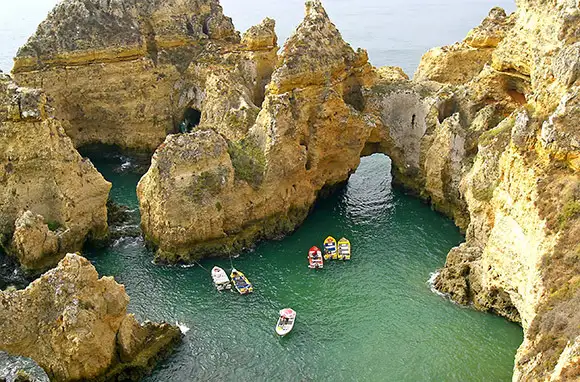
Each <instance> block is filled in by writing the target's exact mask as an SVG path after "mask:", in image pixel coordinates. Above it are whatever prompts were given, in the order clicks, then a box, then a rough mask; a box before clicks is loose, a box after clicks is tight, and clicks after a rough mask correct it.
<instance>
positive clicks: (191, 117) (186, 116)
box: [179, 107, 201, 133]
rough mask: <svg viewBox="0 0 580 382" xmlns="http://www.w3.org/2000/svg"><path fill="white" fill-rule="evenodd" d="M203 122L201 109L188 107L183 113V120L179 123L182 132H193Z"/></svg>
mask: <svg viewBox="0 0 580 382" xmlns="http://www.w3.org/2000/svg"><path fill="white" fill-rule="evenodd" d="M200 122H201V111H199V110H197V109H195V108H193V107H188V108H187V110H185V112H184V113H183V120H182V121H181V123H180V124H179V132H180V133H191V132H192V131H193V129H195V128H196V127H197V126H198V125H199V124H200Z"/></svg>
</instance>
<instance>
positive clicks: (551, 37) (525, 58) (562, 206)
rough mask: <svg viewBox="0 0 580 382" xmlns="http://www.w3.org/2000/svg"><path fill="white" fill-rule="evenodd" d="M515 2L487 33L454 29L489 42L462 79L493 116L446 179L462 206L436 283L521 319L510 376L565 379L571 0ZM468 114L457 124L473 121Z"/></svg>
mask: <svg viewBox="0 0 580 382" xmlns="http://www.w3.org/2000/svg"><path fill="white" fill-rule="evenodd" d="M517 3H518V4H517V5H518V10H517V11H516V13H515V14H514V15H512V16H510V17H509V18H508V19H510V21H509V23H506V24H505V25H509V28H508V29H507V30H502V31H501V33H500V35H501V36H502V38H501V39H500V40H501V41H500V42H499V43H498V44H496V43H495V41H496V40H498V39H493V40H494V43H493V44H488V43H483V42H482V41H488V40H489V39H487V38H483V39H482V38H481V36H479V37H477V36H478V35H479V34H480V32H481V28H482V27H480V28H477V29H476V30H474V31H472V32H471V33H470V35H469V36H468V39H467V40H466V41H470V43H471V44H473V43H474V41H478V42H477V45H481V46H485V49H492V52H491V56H490V61H489V62H487V63H486V66H484V67H483V69H482V70H481V71H480V72H479V73H477V74H475V75H470V77H471V79H470V80H469V81H468V82H465V83H464V85H462V87H463V88H464V89H465V91H466V95H468V96H469V97H471V103H472V104H473V107H477V108H479V104H480V103H482V102H483V103H485V104H487V105H489V106H493V107H494V108H495V112H494V114H495V116H494V117H493V119H498V118H499V119H503V120H502V121H501V122H500V123H499V124H497V123H494V124H493V125H492V126H491V128H485V129H483V132H482V133H481V134H480V135H479V137H478V139H477V141H476V142H475V143H476V146H477V147H476V149H475V150H474V151H473V155H472V159H471V160H470V161H471V162H472V164H470V165H469V166H467V167H465V168H464V175H463V176H462V177H461V179H460V182H459V187H458V188H459V192H460V195H461V197H462V198H463V199H464V200H465V203H466V206H467V210H468V212H469V219H470V224H469V226H468V228H467V233H466V242H465V243H464V244H462V245H461V246H460V247H458V248H454V249H453V250H452V251H451V252H450V254H449V255H448V258H447V263H446V265H445V268H443V269H442V270H441V273H440V275H439V276H438V278H437V280H436V287H437V288H438V289H439V290H441V291H443V292H445V293H448V294H449V295H450V297H451V298H452V299H454V300H455V301H457V302H460V303H463V304H473V306H474V307H475V308H477V309H481V310H488V311H492V312H495V313H497V314H500V315H503V316H505V317H507V318H509V319H511V320H514V321H518V322H521V324H522V326H523V328H524V333H525V340H524V343H523V344H522V346H521V347H520V349H519V351H518V355H517V357H516V365H515V369H514V380H518V381H519V380H573V379H577V377H578V357H577V351H576V350H577V349H576V342H577V338H578V335H580V333H579V329H578V325H577V323H578V320H579V319H580V317H578V315H577V313H576V309H575V308H572V306H575V304H577V302H578V301H580V300H579V298H580V293H579V292H578V288H577V278H578V275H580V268H578V267H577V261H576V259H577V258H578V256H579V255H580V252H579V250H580V248H579V247H578V244H577V240H574V239H572V238H573V237H577V236H576V235H577V234H578V230H580V208H579V207H578V206H579V205H580V204H579V203H580V175H579V172H578V159H577V158H578V156H579V152H580V151H579V150H580V145H578V140H579V137H580V130H579V129H578V126H579V125H578V123H577V119H578V115H580V114H578V112H577V110H576V108H575V105H576V103H577V101H576V94H577V87H578V77H577V71H578V70H577V67H576V62H577V61H578V55H577V54H574V53H571V52H573V51H574V49H575V45H576V44H577V42H576V41H577V38H578V35H579V31H580V29H579V28H578V25H579V24H578V23H577V20H578V15H579V14H580V10H579V9H578V5H577V4H572V3H567V2H559V3H558V4H557V5H555V6H551V5H550V6H549V5H548V4H546V3H544V2H539V1H533V0H521V1H518V2H517ZM575 20H576V21H575ZM484 24H485V22H484ZM488 24H489V23H488ZM477 49H480V48H479V47H477ZM427 60H430V58H428V57H427ZM461 64H462V63H461V62H458V63H456V65H458V66H461ZM443 65H445V64H443ZM440 81H441V82H449V83H457V82H456V81H454V79H453V78H450V79H449V81H447V79H445V78H442V79H440ZM489 106H486V107H485V108H483V109H481V111H480V112H478V113H482V112H483V111H484V110H485V109H486V108H488V107H489ZM564 110H565V111H564ZM506 114H509V116H507V118H504V117H505V115H506ZM475 123H476V122H475V121H474V122H473V123H471V125H470V128H469V129H470V130H481V129H478V128H476V126H474V124H475Z"/></svg>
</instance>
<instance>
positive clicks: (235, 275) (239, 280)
mask: <svg viewBox="0 0 580 382" xmlns="http://www.w3.org/2000/svg"><path fill="white" fill-rule="evenodd" d="M230 277H231V278H232V282H233V283H234V287H235V288H236V290H237V291H238V292H240V294H248V293H252V292H253V291H254V287H253V286H252V284H251V283H250V281H249V280H248V279H247V277H246V276H245V275H244V274H243V273H242V272H240V271H238V270H237V269H236V268H234V269H232V273H231V274H230Z"/></svg>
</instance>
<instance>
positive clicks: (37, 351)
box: [0, 254, 181, 381]
mask: <svg viewBox="0 0 580 382" xmlns="http://www.w3.org/2000/svg"><path fill="white" fill-rule="evenodd" d="M128 303H129V297H128V296H127V294H126V293H125V288H124V287H123V286H122V285H119V284H117V283H116V282H115V280H114V279H113V278H111V277H103V278H101V279H99V277H98V274H97V271H96V270H95V268H94V267H93V266H92V265H91V264H90V263H89V261H87V260H86V259H85V258H83V257H81V256H78V255H73V254H69V255H67V256H66V257H65V258H64V259H63V260H61V262H60V263H59V264H58V266H57V267H56V268H54V269H52V270H50V271H49V272H47V273H45V274H44V275H42V276H41V277H40V278H39V279H37V280H36V281H34V282H33V283H32V284H30V285H29V286H28V287H27V288H26V289H25V290H21V291H12V292H0V308H1V309H0V348H1V349H3V350H6V351H8V352H9V353H12V354H18V355H22V356H25V357H29V358H32V359H33V360H34V361H36V362H37V363H38V364H39V365H40V366H41V367H42V368H43V369H44V370H45V371H46V372H47V373H48V375H49V376H50V378H51V380H55V381H73V380H74V381H76V380H126V379H135V378H138V377H139V376H142V375H143V374H145V373H147V372H148V371H150V369H151V367H152V366H153V364H154V363H155V361H156V360H157V359H158V358H159V357H161V356H163V355H164V354H165V353H166V352H167V351H169V350H170V349H171V348H172V347H173V346H174V345H175V343H177V342H178V341H179V340H180V338H181V334H180V332H179V329H178V328H177V327H173V326H171V325H167V324H154V323H146V324H139V323H138V322H137V321H136V320H135V318H134V317H133V315H131V314H127V304H128ZM115 378H116V379H115ZM123 378H125V379H123Z"/></svg>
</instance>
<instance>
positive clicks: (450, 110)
mask: <svg viewBox="0 0 580 382" xmlns="http://www.w3.org/2000/svg"><path fill="white" fill-rule="evenodd" d="M457 111H458V105H457V102H456V100H455V99H454V98H450V99H446V100H445V101H443V102H442V103H441V104H440V105H439V110H438V115H437V118H438V119H439V123H443V121H445V120H446V119H447V118H449V117H451V116H452V115H453V114H455V113H456V112H457Z"/></svg>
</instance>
